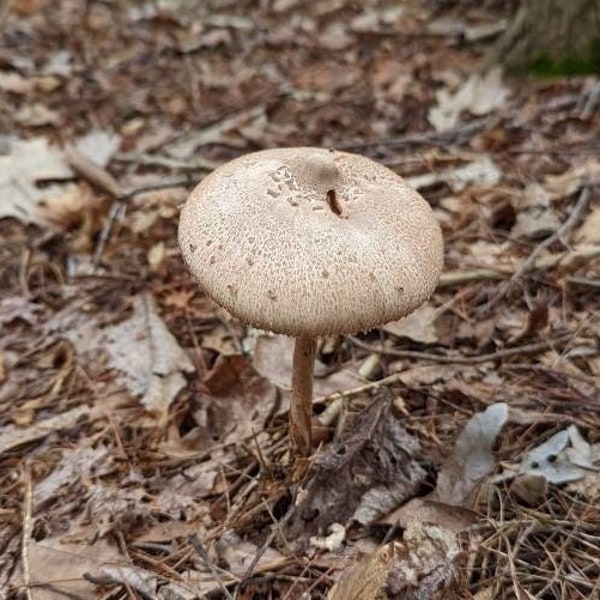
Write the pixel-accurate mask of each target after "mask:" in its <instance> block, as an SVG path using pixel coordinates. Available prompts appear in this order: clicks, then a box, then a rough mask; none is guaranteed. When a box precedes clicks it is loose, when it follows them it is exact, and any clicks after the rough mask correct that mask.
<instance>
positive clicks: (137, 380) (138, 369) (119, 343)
mask: <svg viewBox="0 0 600 600" xmlns="http://www.w3.org/2000/svg"><path fill="white" fill-rule="evenodd" d="M104 336H106V337H105V343H104V348H105V349H106V351H107V352H108V354H109V356H110V359H111V364H112V366H113V367H114V368H116V369H119V371H120V372H121V375H120V376H119V378H120V379H121V381H122V382H123V383H124V384H125V385H126V386H127V388H128V389H129V390H130V391H131V393H133V394H135V395H141V396H142V398H141V403H142V404H143V405H144V407H145V408H146V409H147V410H148V411H149V412H153V413H156V414H158V415H163V416H164V415H165V414H166V412H167V410H168V408H169V406H170V405H171V402H172V401H173V400H174V399H175V396H177V394H178V393H179V392H180V391H181V390H182V389H183V388H184V387H185V385H186V382H185V379H184V377H183V375H182V373H193V372H194V365H193V363H192V361H191V360H190V359H189V357H188V355H187V354H186V353H185V352H184V350H183V349H182V348H181V347H180V346H179V344H178V342H177V340H176V338H175V337H174V336H173V334H172V333H171V332H170V331H169V330H168V329H167V326H166V325H165V323H164V321H163V320H162V318H161V317H160V315H159V314H158V312H157V311H156V304H155V302H154V300H153V299H152V297H151V296H150V295H149V294H144V295H143V296H140V297H137V298H135V299H134V302H133V314H132V315H131V317H130V318H129V319H127V320H126V321H123V322H122V323H119V324H118V325H115V326H112V327H107V328H105V329H104Z"/></svg>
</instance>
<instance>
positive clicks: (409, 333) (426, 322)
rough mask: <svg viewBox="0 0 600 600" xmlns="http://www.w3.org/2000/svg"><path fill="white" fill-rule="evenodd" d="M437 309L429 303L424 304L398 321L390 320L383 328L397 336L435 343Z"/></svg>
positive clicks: (436, 338)
mask: <svg viewBox="0 0 600 600" xmlns="http://www.w3.org/2000/svg"><path fill="white" fill-rule="evenodd" d="M437 316H438V311H437V309H436V308H435V307H433V306H431V304H424V305H423V306H421V307H420V308H418V309H417V310H415V311H414V312H413V313H411V314H410V315H408V317H404V318H403V319H400V320H399V321H391V322H390V323H386V324H385V325H384V326H383V329H384V330H385V331H387V332H388V333H391V334H393V335H395V336H397V337H403V338H408V339H410V340H413V342H419V343H421V344H435V343H436V342H437V341H438V337H437V333H436V331H435V320H436V318H437Z"/></svg>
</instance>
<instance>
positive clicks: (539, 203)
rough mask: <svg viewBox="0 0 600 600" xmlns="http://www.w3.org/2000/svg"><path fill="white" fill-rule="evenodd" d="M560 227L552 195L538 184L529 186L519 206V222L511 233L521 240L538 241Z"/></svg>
mask: <svg viewBox="0 0 600 600" xmlns="http://www.w3.org/2000/svg"><path fill="white" fill-rule="evenodd" d="M559 225H560V221H559V218H558V215H557V213H556V211H555V210H554V207H553V206H552V202H551V200H550V195H549V194H548V193H547V192H546V190H544V188H543V187H542V186H541V185H539V184H537V183H532V184H530V185H528V186H527V188H525V191H524V192H523V198H522V200H521V202H520V203H519V205H518V211H517V221H516V223H515V226H514V227H513V228H512V230H511V233H512V234H513V235H515V236H517V237H520V238H525V239H530V240H538V239H541V238H544V237H547V236H549V235H551V234H552V233H554V232H555V231H556V230H557V229H558V227H559Z"/></svg>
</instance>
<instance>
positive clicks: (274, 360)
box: [252, 335, 364, 397]
mask: <svg viewBox="0 0 600 600" xmlns="http://www.w3.org/2000/svg"><path fill="white" fill-rule="evenodd" d="M294 344H295V340H294V338H292V337H288V336H285V335H260V336H258V338H257V339H256V343H255V345H254V359H253V362H252V364H253V365H254V367H255V368H256V370H257V371H258V372H259V373H260V374H261V375H263V376H264V377H267V378H268V379H270V380H271V381H272V382H273V383H274V384H275V385H276V386H277V387H279V388H281V389H282V390H284V391H286V392H289V390H290V389H291V385H292V384H291V382H292V364H293V363H292V359H293V355H294ZM363 384H364V381H363V380H362V379H361V378H360V377H359V376H358V374H357V373H355V372H354V371H350V370H349V369H344V368H342V369H338V370H336V371H334V372H333V373H330V372H329V370H328V369H327V367H326V366H325V365H324V364H323V363H322V362H320V361H319V360H318V359H317V360H316V361H315V374H314V381H313V395H314V396H315V397H319V396H328V395H330V394H334V393H335V392H342V391H344V390H347V389H351V388H355V387H358V386H360V385H363Z"/></svg>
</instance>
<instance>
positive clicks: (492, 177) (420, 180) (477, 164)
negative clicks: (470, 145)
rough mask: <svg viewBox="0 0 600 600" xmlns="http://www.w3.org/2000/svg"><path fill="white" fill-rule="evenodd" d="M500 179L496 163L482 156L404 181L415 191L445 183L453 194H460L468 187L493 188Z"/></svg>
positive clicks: (500, 175)
mask: <svg viewBox="0 0 600 600" xmlns="http://www.w3.org/2000/svg"><path fill="white" fill-rule="evenodd" d="M501 177H502V171H500V169H499V168H498V166H497V165H496V163H495V162H494V161H493V160H492V159H491V158H490V157H489V156H487V155H483V156H481V157H479V158H477V159H476V160H474V161H472V162H470V163H468V164H466V165H463V166H461V167H456V168H453V169H445V170H443V171H440V172H438V173H427V174H425V175H416V176H413V177H407V178H406V181H407V182H408V183H409V184H410V185H411V186H412V187H414V188H415V189H417V190H420V189H423V188H426V187H430V186H432V185H437V184H439V183H445V184H447V185H448V186H449V187H450V188H451V189H452V191H453V192H461V191H462V190H464V189H465V188H466V187H469V186H477V187H493V186H494V185H496V184H497V183H498V182H499V181H500V178H501Z"/></svg>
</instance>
